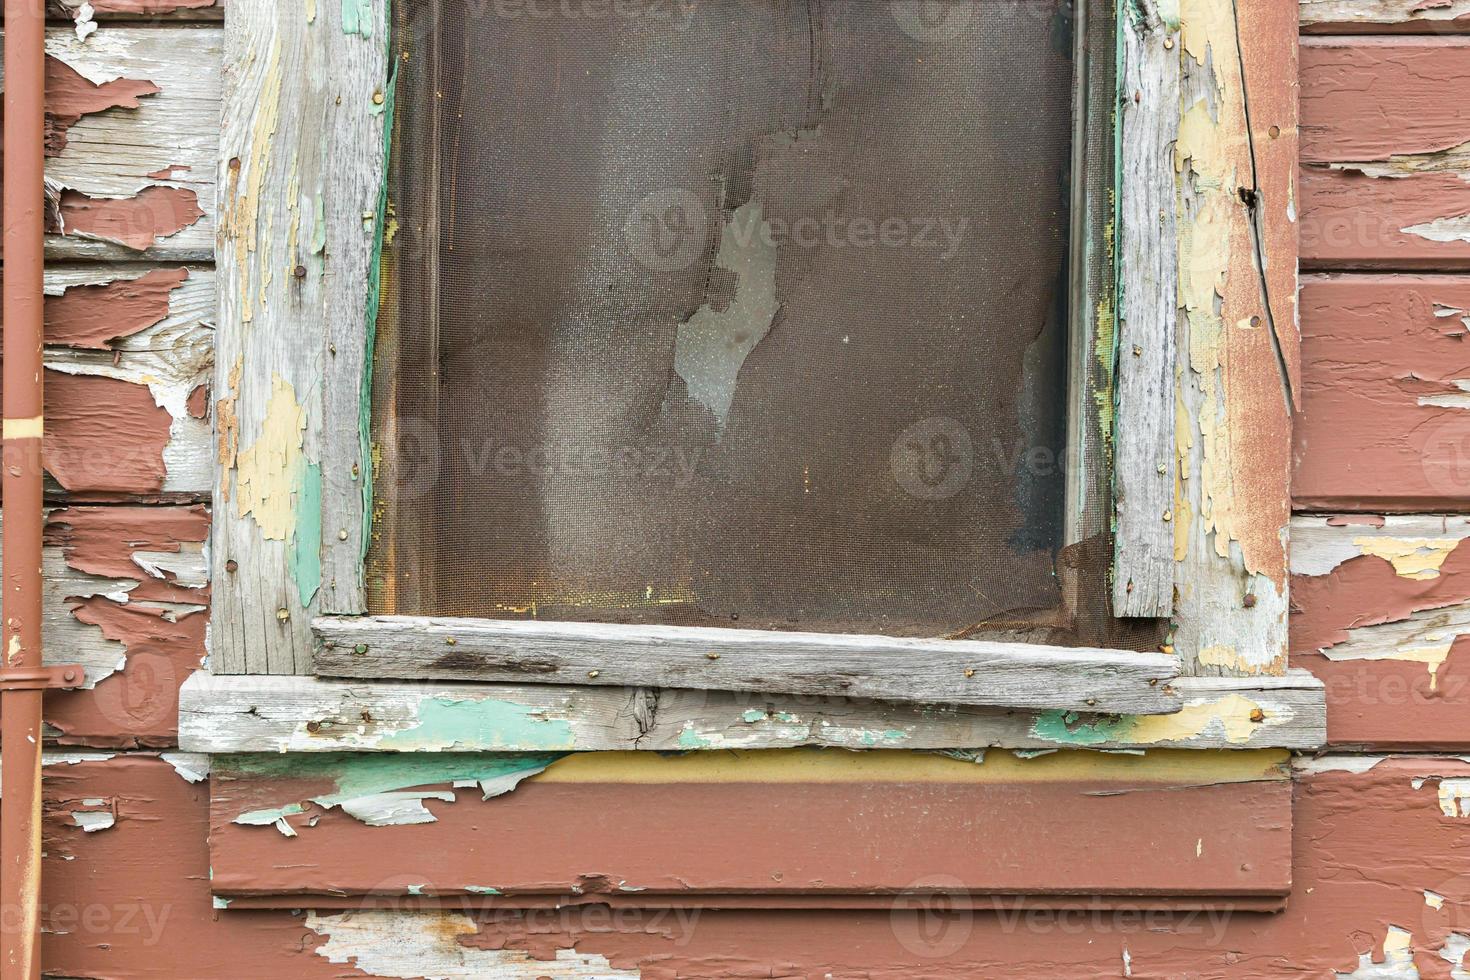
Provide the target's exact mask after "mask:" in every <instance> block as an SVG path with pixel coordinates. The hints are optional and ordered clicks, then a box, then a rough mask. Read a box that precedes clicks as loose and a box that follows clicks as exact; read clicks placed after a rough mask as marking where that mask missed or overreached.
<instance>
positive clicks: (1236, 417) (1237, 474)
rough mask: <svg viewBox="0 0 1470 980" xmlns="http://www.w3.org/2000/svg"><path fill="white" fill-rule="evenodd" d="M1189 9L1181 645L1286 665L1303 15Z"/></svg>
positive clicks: (1185, 17) (1212, 663)
mask: <svg viewBox="0 0 1470 980" xmlns="http://www.w3.org/2000/svg"><path fill="white" fill-rule="evenodd" d="M1180 14H1181V22H1182V25H1183V29H1182V33H1181V41H1182V47H1183V54H1184V58H1183V61H1184V74H1183V80H1182V89H1181V92H1182V99H1181V101H1182V104H1183V117H1182V120H1181V122H1180V128H1179V141H1178V146H1177V155H1176V163H1177V166H1178V170H1179V193H1180V203H1179V208H1180V211H1179V239H1180V256H1179V268H1180V287H1181V288H1180V303H1181V305H1182V307H1183V309H1182V311H1181V313H1180V317H1179V324H1178V329H1179V338H1178V352H1179V353H1178V362H1177V364H1176V366H1175V369H1176V375H1175V376H1176V378H1177V381H1176V389H1175V398H1176V405H1177V414H1176V424H1175V443H1174V445H1175V455H1176V460H1175V462H1176V466H1177V478H1176V480H1175V487H1174V508H1173V514H1172V523H1173V526H1174V533H1175V536H1174V556H1175V559H1176V561H1177V568H1176V571H1175V582H1176V585H1177V591H1178V600H1177V603H1176V609H1175V621H1176V622H1177V624H1178V628H1177V631H1176V633H1175V637H1174V647H1175V649H1176V650H1178V652H1179V654H1180V655H1181V657H1182V658H1183V659H1184V661H1185V664H1186V670H1187V671H1189V672H1197V673H1201V674H1216V673H1225V674H1273V673H1280V672H1282V671H1283V670H1285V669H1286V653H1287V609H1288V605H1289V603H1288V598H1287V588H1288V582H1287V570H1286V533H1285V531H1286V524H1287V520H1288V518H1289V514H1290V506H1289V491H1288V483H1289V478H1290V462H1291V425H1292V414H1293V408H1294V401H1295V399H1296V397H1297V393H1298V391H1299V388H1300V377H1299V375H1300V366H1299V346H1300V345H1299V338H1298V334H1297V328H1296V254H1297V245H1296V225H1295V222H1294V217H1295V204H1294V186H1295V181H1296V170H1297V153H1296V133H1297V125H1296V123H1297V111H1296V106H1297V101H1296V57H1297V37H1296V29H1295V25H1296V21H1297V8H1296V4H1295V3H1294V2H1281V0H1241V2H1239V3H1236V4H1229V3H1220V2H1218V0H1184V3H1183V4H1182V5H1181V8H1180ZM1125 353H1126V352H1125Z"/></svg>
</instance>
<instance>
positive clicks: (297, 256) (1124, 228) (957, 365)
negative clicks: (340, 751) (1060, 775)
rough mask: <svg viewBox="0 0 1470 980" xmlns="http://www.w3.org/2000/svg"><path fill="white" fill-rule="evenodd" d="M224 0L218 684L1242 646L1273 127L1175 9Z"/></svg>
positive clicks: (1067, 673)
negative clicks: (231, 1) (282, 13)
mask: <svg viewBox="0 0 1470 980" xmlns="http://www.w3.org/2000/svg"><path fill="white" fill-rule="evenodd" d="M242 9H244V10H245V11H246V12H245V13H242V14H241V15H240V17H241V18H245V19H244V20H239V21H237V23H236V27H235V28H234V29H232V31H231V34H232V38H231V43H232V44H236V45H237V46H238V48H237V49H236V50H233V51H229V52H227V53H226V58H227V63H228V64H229V65H230V66H231V67H230V73H229V74H228V75H227V79H228V84H227V90H228V91H229V95H228V96H227V100H233V101H228V102H227V107H226V116H225V127H226V134H225V142H224V148H225V152H224V160H223V166H222V181H223V183H224V185H225V192H226V199H227V207H226V213H225V214H224V215H223V216H222V226H223V227H224V229H225V232H224V245H223V248H222V251H221V268H222V272H224V273H226V275H224V276H222V278H223V280H224V285H223V286H222V291H221V310H222V315H221V337H220V343H219V378H218V386H217V387H218V392H219V395H218V406H217V407H218V411H217V422H216V425H217V429H218V433H219V454H220V460H221V463H222V466H221V476H220V484H219V491H218V496H217V515H218V520H217V523H216V532H215V538H214V541H213V546H212V558H213V561H214V562H215V563H216V565H217V566H218V567H217V572H218V574H217V577H216V582H217V583H218V584H217V586H216V591H215V600H214V601H215V610H214V613H215V619H214V626H213V632H212V634H211V644H212V647H211V657H212V660H211V665H212V667H213V668H214V669H215V670H216V671H217V672H218V673H221V674H228V673H234V672H253V673H308V672H316V673H319V674H322V675H325V676H336V677H357V678H365V679H381V678H395V677H396V678H403V677H429V678H436V679H440V680H476V681H488V682H506V681H525V680H532V681H536V682H539V683H558V684H563V685H567V684H572V685H580V686H589V687H603V686H619V685H628V686H634V687H685V688H701V689H711V690H737V691H755V692H763V693H770V694H783V693H793V694H824V695H848V696H862V697H872V698H881V699H893V700H908V701H917V702H952V703H956V704H967V705H973V706H990V707H1003V708H1016V709H1022V710H1049V709H1062V710H1072V711H1084V712H1088V711H1095V712H1129V713H1150V712H1170V711H1173V710H1175V709H1176V708H1177V707H1179V705H1180V703H1181V702H1180V698H1179V693H1178V692H1179V688H1178V686H1171V684H1169V683H1167V682H1169V681H1171V680H1172V679H1173V678H1175V677H1177V676H1178V675H1179V674H1180V672H1181V671H1183V672H1184V673H1189V674H1194V673H1199V674H1215V673H1225V674H1231V673H1239V674H1245V675H1249V674H1252V673H1261V672H1266V673H1279V672H1281V671H1282V670H1284V666H1285V661H1284V648H1285V616H1286V592H1285V549H1284V538H1283V537H1282V535H1281V533H1280V531H1279V529H1280V527H1281V526H1282V524H1283V523H1284V516H1285V513H1286V496H1285V466H1284V465H1282V464H1284V460H1285V458H1286V453H1287V452H1288V451H1289V449H1288V448H1287V447H1289V439H1287V438H1286V437H1285V435H1283V433H1285V432H1287V431H1289V423H1290V418H1289V411H1290V406H1289V402H1288V403H1284V404H1277V403H1275V402H1273V401H1272V396H1276V395H1279V392H1280V390H1281V385H1280V383H1281V380H1282V378H1283V377H1286V376H1288V375H1289V372H1290V365H1291V364H1292V363H1294V348H1293V347H1291V346H1290V344H1289V343H1287V342H1285V341H1283V340H1282V325H1284V324H1289V323H1290V322H1291V321H1290V317H1289V311H1287V310H1286V309H1284V308H1278V307H1279V303H1280V300H1279V297H1281V296H1283V295H1287V294H1289V292H1290V288H1289V287H1287V286H1284V284H1283V283H1282V282H1281V281H1279V280H1280V278H1281V276H1282V275H1283V272H1282V266H1281V265H1280V264H1277V265H1272V264H1270V263H1267V262H1265V261H1264V258H1263V256H1265V255H1266V254H1267V253H1268V252H1269V251H1273V250H1277V249H1278V246H1277V245H1276V244H1274V243H1273V241H1272V240H1271V239H1270V238H1269V236H1270V235H1271V234H1273V233H1277V232H1278V231H1279V229H1281V228H1283V227H1289V221H1290V216H1291V213H1292V209H1291V204H1290V192H1289V188H1290V166H1289V165H1287V164H1286V163H1285V161H1288V160H1289V156H1290V155H1289V154H1288V155H1286V156H1283V155H1281V154H1279V153H1274V152H1273V151H1271V149H1270V148H1266V147H1261V148H1259V150H1258V148H1257V147H1256V145H1255V143H1254V142H1253V140H1254V135H1253V134H1254V132H1255V131H1256V130H1257V129H1259V128H1260V127H1261V121H1260V120H1255V121H1254V122H1253V121H1251V120H1250V118H1249V115H1250V109H1249V106H1247V105H1246V103H1245V100H1244V98H1243V78H1244V73H1245V71H1246V62H1245V60H1244V58H1243V57H1238V58H1237V59H1236V60H1234V61H1222V57H1216V56H1215V53H1214V52H1213V48H1210V45H1211V44H1213V43H1214V42H1213V41H1211V42H1209V43H1208V44H1207V45H1206V47H1207V48H1209V50H1193V49H1190V50H1181V45H1180V41H1181V40H1184V39H1188V37H1194V39H1195V41H1196V47H1198V39H1199V37H1205V36H1206V35H1208V33H1209V32H1208V31H1206V32H1205V33H1204V34H1200V35H1197V36H1195V35H1190V36H1188V37H1187V36H1186V35H1184V34H1181V33H1180V31H1179V29H1178V25H1177V24H1174V23H1170V22H1168V21H1166V20H1164V19H1162V18H1161V15H1160V10H1159V9H1158V8H1156V7H1155V6H1154V5H1153V4H1151V3H1143V4H1138V5H1132V4H1130V5H1126V9H1124V10H1122V11H1121V12H1115V11H1114V10H1113V8H1112V6H1111V5H1110V4H1107V3H1105V2H1101V0H1088V2H1087V3H1083V4H1075V3H1073V2H1071V0H983V2H982V0H975V2H965V3H958V2H957V3H930V2H925V3H917V2H909V0H893V2H889V3H872V4H866V3H865V4H853V3H826V2H816V0H811V2H796V0H738V2H737V0H730V2H720V3H713V2H710V3H692V2H690V3H672V2H671V3H664V2H654V0H648V2H644V3H639V2H633V0H627V2H621V3H600V2H589V3H585V4H580V5H578V4H572V5H571V6H570V7H569V6H568V5H567V4H565V3H563V4H558V5H554V6H548V5H547V4H543V3H539V2H531V0H524V2H515V0H501V2H491V3H486V4H449V3H444V4H434V3H403V4H400V5H398V6H397V7H396V8H393V13H392V16H391V17H390V6H389V5H388V4H386V3H381V2H378V0H372V2H362V3H358V4H354V5H348V6H347V7H345V8H344V9H343V11H342V13H341V23H340V28H341V30H340V34H341V37H340V38H339V37H337V36H335V35H332V36H328V35H326V34H323V33H321V32H320V31H319V30H318V29H317V27H316V22H314V21H308V26H306V27H304V28H303V27H301V26H300V25H296V24H294V23H290V22H289V21H288V20H280V19H274V18H273V17H272V16H271V15H269V14H268V13H264V12H261V11H257V10H256V8H255V7H249V8H242ZM337 17H338V14H337V13H336V12H335V11H334V12H333V18H334V19H333V23H336V18H337ZM390 26H391V27H392V30H391V31H390V30H389V28H390ZM1222 30H1223V28H1222ZM303 32H304V34H303ZM328 33H330V32H328ZM390 38H391V40H390ZM263 39H264V40H263ZM262 45H265V46H264V47H262ZM293 45H295V47H292V46H293ZM276 47H280V48H281V50H283V51H287V52H288V53H289V51H294V50H297V49H301V50H305V49H312V50H316V51H318V55H316V56H315V57H317V60H318V61H320V63H321V64H324V65H327V66H328V67H329V69H330V70H329V71H328V73H327V74H326V75H324V76H323V78H324V79H325V81H324V82H323V83H322V84H321V85H319V86H316V87H313V85H309V84H307V83H305V82H299V81H296V80H292V79H290V78H288V77H287V75H286V73H282V72H281V71H280V63H279V62H277V61H272V60H271V59H270V58H262V57H261V56H260V55H259V53H258V51H259V50H265V51H267V52H269V51H272V50H275V48H276ZM1186 47H1187V46H1186ZM291 56H292V57H295V56H296V55H291ZM1232 72H1233V73H1234V74H1232ZM1222 73H1223V74H1222ZM1222 86H1223V87H1225V88H1228V89H1229V90H1230V92H1229V94H1230V97H1231V98H1235V95H1236V94H1239V95H1240V96H1241V97H1240V98H1235V101H1233V102H1231V103H1230V106H1229V111H1228V112H1225V113H1224V114H1222V113H1221V111H1220V105H1219V101H1220V100H1219V97H1218V90H1220V89H1221V87H1222ZM1210 92H1215V93H1216V96H1213V97H1208V98H1207V97H1206V96H1208V95H1209V93H1210ZM1268 105H1269V109H1268V110H1267V111H1270V112H1272V113H1277V112H1278V111H1279V109H1280V107H1279V105H1278V104H1277V103H1276V102H1270V103H1268ZM1176 107H1182V109H1183V111H1182V112H1176ZM1180 117H1182V118H1183V119H1184V121H1185V122H1187V123H1188V126H1183V125H1181V122H1180ZM1279 118H1280V119H1281V120H1282V122H1283V123H1285V127H1283V126H1280V125H1272V126H1270V127H1269V128H1270V130H1271V132H1272V133H1273V134H1277V135H1279V134H1281V133H1287V134H1288V136H1287V138H1286V139H1287V142H1284V143H1281V144H1280V146H1281V147H1282V148H1285V149H1290V142H1291V141H1292V140H1294V133H1295V129H1294V122H1293V120H1294V116H1292V115H1291V114H1290V113H1285V114H1281V115H1279ZM1212 127H1213V129H1212ZM1216 130H1218V132H1216ZM1227 130H1228V132H1227ZM1207 131H1208V132H1211V133H1213V134H1214V135H1215V136H1216V137H1218V138H1213V139H1202V138H1201V133H1202V132H1207ZM1273 138H1275V137H1274V136H1273ZM390 145H391V146H392V147H393V152H392V153H391V154H390V153H388V152H387V147H388V146H390ZM390 157H391V166H390V165H389V161H390ZM1268 184H1269V186H1268ZM1247 185H1249V186H1247ZM1231 187H1233V188H1234V189H1233V190H1231ZM1176 221H1178V222H1183V223H1184V224H1185V225H1186V226H1187V227H1186V228H1184V229H1181V230H1179V231H1177V232H1176V228H1175V224H1176ZM280 229H286V231H285V232H284V233H282V234H277V233H276V232H277V231H278V230H280ZM1288 265H1289V264H1288ZM282 269H285V270H289V272H290V273H291V274H290V275H288V276H284V277H283V276H281V275H280V270H282ZM1286 274H1287V275H1289V274H1290V270H1289V268H1287V269H1286ZM363 283H367V284H369V286H370V287H371V288H370V289H369V291H368V293H369V295H368V299H367V301H366V302H365V303H364V302H363V296H362V292H363V291H362V289H361V284H363ZM1207 295H1208V296H1209V297H1210V298H1209V299H1208V300H1207V299H1205V297H1206V296H1207ZM380 313H381V315H379V314H380ZM1227 326H1229V327H1230V329H1225V328H1226V327H1227ZM1262 328H1264V329H1262ZM1176 334H1177V336H1176ZM1287 339H1288V341H1289V340H1290V338H1287ZM1278 367H1279V368H1281V369H1283V370H1284V371H1285V372H1286V373H1285V374H1283V375H1280V376H1278V375H1277V373H1276V372H1277V370H1278ZM1287 390H1288V394H1289V391H1290V387H1289V385H1288V387H1287ZM1248 428H1249V429H1250V431H1251V438H1250V439H1248V440H1247V439H1246V438H1244V435H1245V432H1246V431H1247V429H1248ZM1278 437H1279V438H1278ZM1273 527H1275V528H1277V530H1275V531H1273V530H1271V529H1272V528H1273ZM710 630H718V631H719V632H718V633H716V632H709V631H710ZM1003 641H1005V642H1003ZM1014 641H1020V642H1014ZM1157 648H1162V651H1161V652H1160V651H1159V650H1158V649H1157ZM1171 648H1172V649H1171ZM1170 653H1173V654H1175V655H1177V656H1178V657H1179V659H1177V660H1176V659H1175V657H1171V656H1170V655H1169V654H1170Z"/></svg>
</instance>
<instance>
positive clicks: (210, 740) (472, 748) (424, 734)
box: [179, 671, 1326, 752]
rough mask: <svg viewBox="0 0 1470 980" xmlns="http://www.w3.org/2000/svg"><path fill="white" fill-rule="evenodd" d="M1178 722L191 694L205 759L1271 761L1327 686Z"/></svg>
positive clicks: (623, 700)
mask: <svg viewBox="0 0 1470 980" xmlns="http://www.w3.org/2000/svg"><path fill="white" fill-rule="evenodd" d="M1174 687H1175V688H1176V689H1177V690H1178V691H1179V694H1180V697H1181V698H1182V702H1183V705H1184V706H1183V708H1182V709H1181V710H1180V711H1179V712H1178V713H1176V714H1172V715H1147V716H1140V715H1096V714H1077V713H1072V712H1064V711H1043V712H1027V711H1009V710H1005V709H1001V708H971V707H953V706H945V707H939V706H928V705H926V706H913V705H901V704H889V703H884V702H877V701H864V700H859V699H852V698H840V697H809V698H796V697H764V696H761V695H755V694H741V693H737V692H732V691H691V690H680V689H664V690H651V689H647V688H610V687H599V688H593V687H575V686H568V685H552V684H466V683H454V682H442V681H441V682H421V683H409V682H392V681H377V682H374V681H340V680H336V681H333V680H318V679H315V678H310V677H294V676H269V675H244V676H239V675H237V676H221V675H211V674H208V673H205V672H203V671H200V672H198V673H196V674H194V675H193V676H192V677H190V678H189V679H188V680H187V681H186V682H185V683H184V686H183V689H182V691H181V692H180V698H181V701H180V706H179V744H180V745H181V746H182V747H183V748H185V749H187V750H189V751H194V752H449V751H453V752H522V751H525V752H540V751H579V752H580V751H606V750H624V749H644V750H652V751H681V750H689V749H776V748H795V747H799V746H823V747H828V748H849V749H862V748H872V747H874V746H880V747H884V748H903V749H971V750H983V749H986V748H1014V749H1054V748H1076V747H1083V748H1092V749H1140V748H1157V747H1165V748H1177V749H1259V748H1281V749H1299V750H1310V749H1315V748H1317V747H1318V746H1320V745H1322V743H1323V741H1324V739H1325V732H1326V718H1325V705H1324V703H1323V690H1322V685H1321V683H1320V682H1318V681H1317V680H1316V679H1314V678H1313V677H1312V676H1311V675H1310V674H1308V673H1307V672H1306V671H1292V672H1290V673H1289V674H1288V675H1287V676H1285V677H1256V678H1218V677H1198V678H1195V677H1182V678H1180V679H1179V680H1177V681H1175V682H1174Z"/></svg>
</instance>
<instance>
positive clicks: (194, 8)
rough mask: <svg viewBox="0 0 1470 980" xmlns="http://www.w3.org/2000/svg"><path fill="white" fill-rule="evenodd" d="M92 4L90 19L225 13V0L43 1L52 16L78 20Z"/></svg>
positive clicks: (196, 17)
mask: <svg viewBox="0 0 1470 980" xmlns="http://www.w3.org/2000/svg"><path fill="white" fill-rule="evenodd" d="M86 5H90V6H91V7H92V20H93V21H96V22H101V23H106V22H108V21H145V22H149V23H160V24H162V23H168V22H170V21H218V20H223V19H224V16H225V0H46V8H47V11H48V12H49V15H50V16H52V17H70V18H73V19H79V17H78V15H79V14H80V13H81V12H82V7H83V6H86Z"/></svg>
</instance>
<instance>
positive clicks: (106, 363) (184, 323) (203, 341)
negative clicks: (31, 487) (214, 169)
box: [43, 263, 215, 500]
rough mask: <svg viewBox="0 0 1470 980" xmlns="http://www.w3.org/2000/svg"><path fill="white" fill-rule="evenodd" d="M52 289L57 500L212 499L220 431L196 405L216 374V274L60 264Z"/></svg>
mask: <svg viewBox="0 0 1470 980" xmlns="http://www.w3.org/2000/svg"><path fill="white" fill-rule="evenodd" d="M45 288H46V342H47V346H46V351H45V357H46V367H47V369H48V372H47V378H46V382H47V392H46V397H47V402H48V406H47V410H48V414H49V415H50V416H51V418H50V419H48V421H49V422H50V423H51V424H49V425H48V426H47V433H46V445H45V446H44V447H43V461H45V462H46V464H47V467H48V471H49V472H50V473H51V474H52V477H53V481H54V482H53V487H52V490H51V494H52V496H66V497H68V498H70V499H79V500H86V499H91V498H98V499H111V498H115V497H116V495H118V494H134V495H144V496H159V495H166V496H168V497H170V498H179V497H188V498H202V497H204V496H206V495H207V494H208V493H209V488H210V487H211V486H212V485H213V483H214V474H213V457H212V453H211V450H210V428H209V422H208V420H207V419H203V418H198V417H195V415H194V414H192V413H191V412H190V410H189V406H188V401H189V398H190V396H191V394H193V393H194V392H195V391H197V390H198V389H199V388H200V386H202V385H205V384H207V383H208V381H209V378H210V375H211V373H212V371H213V368H214V311H215V281H214V270H213V269H211V268H208V267H205V266H167V267H162V268H154V267H149V266H128V265H114V264H108V263H104V264H57V265H52V266H51V267H50V268H48V269H47V270H46V284H45ZM124 413H131V414H124Z"/></svg>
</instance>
